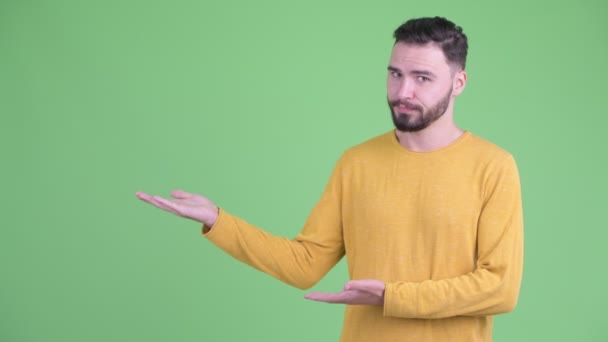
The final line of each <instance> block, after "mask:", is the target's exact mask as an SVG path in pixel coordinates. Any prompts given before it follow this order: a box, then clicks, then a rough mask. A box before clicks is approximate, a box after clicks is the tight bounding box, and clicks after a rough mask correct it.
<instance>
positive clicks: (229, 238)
mask: <svg viewBox="0 0 608 342" xmlns="http://www.w3.org/2000/svg"><path fill="white" fill-rule="evenodd" d="M394 35H395V40H396V41H395V44H394V46H393V51H392V54H391V58H390V62H389V65H388V81H387V92H388V94H387V97H388V104H389V108H390V110H391V113H392V119H393V122H394V124H395V127H396V130H394V131H390V132H387V133H385V134H382V135H380V136H378V137H375V138H373V139H371V140H369V141H367V142H364V143H362V144H360V145H358V146H355V147H353V148H350V149H349V150H347V151H346V152H345V153H344V154H343V155H342V157H341V158H340V160H339V161H338V163H337V165H336V167H335V169H334V171H333V174H332V176H331V178H330V180H329V183H328V185H327V187H326V189H325V191H324V193H323V195H322V197H321V199H320V201H319V202H318V203H317V205H316V206H315V208H314V209H313V211H312V213H311V214H310V216H309V218H308V220H307V222H306V224H305V225H304V228H303V229H302V231H301V232H300V234H299V235H298V236H297V237H296V238H295V239H293V240H289V239H286V238H281V237H277V236H273V235H271V234H269V233H267V232H264V231H262V230H260V229H259V228H256V227H254V226H253V225H251V224H249V223H247V222H245V221H243V220H241V219H240V218H237V217H235V216H233V215H231V214H229V213H228V212H226V211H225V210H223V209H218V208H217V207H216V206H215V205H214V204H213V203H212V202H211V201H210V200H208V199H206V198H204V197H202V196H199V195H195V194H190V193H186V192H184V191H174V192H172V196H173V199H171V200H168V199H164V198H161V197H158V196H151V195H148V194H145V193H138V194H137V196H138V197H139V198H140V199H142V200H144V201H146V202H149V203H151V204H153V205H155V206H156V207H159V208H161V209H164V210H167V211H170V212H173V213H174V214H176V215H179V216H183V217H187V218H190V219H193V220H196V221H199V222H201V223H203V224H204V226H203V234H204V236H205V237H207V238H208V239H209V240H211V241H212V242H213V243H214V244H216V245H217V246H219V247H220V248H222V249H223V250H225V251H226V252H228V253H229V254H230V255H232V256H234V257H235V258H237V259H239V260H241V261H243V262H245V263H247V264H249V265H251V266H253V267H255V268H257V269H259V270H261V271H263V272H266V273H268V274H270V275H272V276H274V277H276V278H278V279H280V280H282V281H284V282H286V283H288V284H291V285H293V286H296V287H299V288H303V289H304V288H309V287H311V286H313V285H314V284H315V283H316V282H317V281H319V279H321V278H322V277H323V276H324V275H325V274H326V273H327V272H328V271H329V270H330V269H331V268H332V267H333V266H334V265H335V264H336V263H337V262H338V261H339V260H340V259H341V258H342V257H343V256H344V255H346V257H347V261H348V271H349V275H350V278H351V279H352V280H351V281H349V282H347V283H346V285H345V286H344V290H343V291H341V292H339V293H311V294H308V295H307V296H306V297H307V298H308V299H311V300H317V301H323V302H329V303H343V304H348V306H347V308H346V312H345V317H344V326H343V330H342V335H341V340H342V341H366V342H369V341H435V342H437V341H450V342H457V341H466V342H473V341H491V339H492V315H495V314H499V313H504V312H508V311H511V310H512V309H513V308H514V307H515V305H516V302H517V298H518V293H519V287H520V283H521V275H522V260H523V219H522V207H521V195H520V185H519V176H518V172H517V168H516V165H515V162H514V160H513V158H512V156H511V155H510V154H509V153H507V152H506V151H504V150H502V149H500V148H499V147H497V146H495V145H493V144H492V143H490V142H487V141H485V140H483V139H481V138H479V137H477V136H475V135H473V134H472V133H470V132H467V131H464V130H462V129H461V128H459V127H458V126H457V125H456V124H455V122H454V119H453V109H454V99H455V98H456V96H458V95H459V94H460V93H462V91H463V90H464V88H465V85H466V82H467V74H466V72H465V70H464V69H465V62H466V54H467V46H468V45H467V38H466V36H465V34H464V33H462V30H461V28H460V27H457V26H456V25H454V24H453V23H452V22H450V21H448V20H446V19H444V18H439V17H435V18H420V19H412V20H409V21H407V22H406V23H405V24H403V25H402V26H400V27H399V28H398V29H397V30H396V31H395V34H394Z"/></svg>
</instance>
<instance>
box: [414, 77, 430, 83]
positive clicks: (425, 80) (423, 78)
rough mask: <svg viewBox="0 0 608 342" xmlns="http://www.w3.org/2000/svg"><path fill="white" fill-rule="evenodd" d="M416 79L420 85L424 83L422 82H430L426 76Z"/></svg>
mask: <svg viewBox="0 0 608 342" xmlns="http://www.w3.org/2000/svg"><path fill="white" fill-rule="evenodd" d="M416 79H417V80H418V81H420V82H422V83H424V82H428V81H430V80H431V79H430V78H428V77H426V76H418V77H416Z"/></svg>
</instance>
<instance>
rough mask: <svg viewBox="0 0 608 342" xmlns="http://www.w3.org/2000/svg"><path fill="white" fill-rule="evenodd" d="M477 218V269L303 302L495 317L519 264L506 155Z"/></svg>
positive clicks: (511, 164)
mask: <svg viewBox="0 0 608 342" xmlns="http://www.w3.org/2000/svg"><path fill="white" fill-rule="evenodd" d="M488 189H489V190H488V195H487V196H486V201H485V204H484V207H483V210H482V213H481V216H480V219H479V224H478V237H477V249H478V251H477V255H478V260H477V268H476V269H475V270H474V271H473V272H471V273H468V274H465V275H462V276H459V277H455V278H449V279H442V280H427V281H423V282H393V283H384V282H382V281H380V280H375V279H361V280H351V281H349V282H348V283H346V285H345V286H344V290H343V291H341V292H338V293H311V294H308V295H307V296H306V298H308V299H311V300H315V301H321V302H327V303H339V304H350V305H384V315H385V316H393V317H403V318H425V319H428V318H444V317H451V316H477V315H495V314H499V313H504V312H508V311H511V310H513V308H514V307H515V305H516V303H517V298H518V294H519V287H520V283H521V277H522V265H523V215H522V206H521V194H520V184H519V176H518V172H517V168H516V165H515V161H514V160H513V159H512V157H510V156H509V158H508V159H506V160H505V161H504V162H503V164H502V165H501V167H499V171H498V172H497V173H496V174H495V175H494V177H492V178H491V179H490V181H489V182H488Z"/></svg>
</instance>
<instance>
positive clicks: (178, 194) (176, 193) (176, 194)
mask: <svg viewBox="0 0 608 342" xmlns="http://www.w3.org/2000/svg"><path fill="white" fill-rule="evenodd" d="M171 196H172V197H173V198H177V199H188V198H192V196H194V194H191V193H189V192H185V191H184V190H173V191H171Z"/></svg>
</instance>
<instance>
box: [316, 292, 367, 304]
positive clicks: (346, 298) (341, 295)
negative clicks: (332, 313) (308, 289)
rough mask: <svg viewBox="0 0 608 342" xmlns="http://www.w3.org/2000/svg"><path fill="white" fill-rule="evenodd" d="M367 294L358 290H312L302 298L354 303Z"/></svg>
mask: <svg viewBox="0 0 608 342" xmlns="http://www.w3.org/2000/svg"><path fill="white" fill-rule="evenodd" d="M367 296H368V294H366V293H362V292H359V291H342V292H337V293H327V292H313V293H309V294H307V295H306V296H305V297H304V298H306V299H310V300H314V301H317V302H325V303H332V304H355V303H358V302H359V301H360V300H361V299H362V298H365V297H367Z"/></svg>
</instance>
